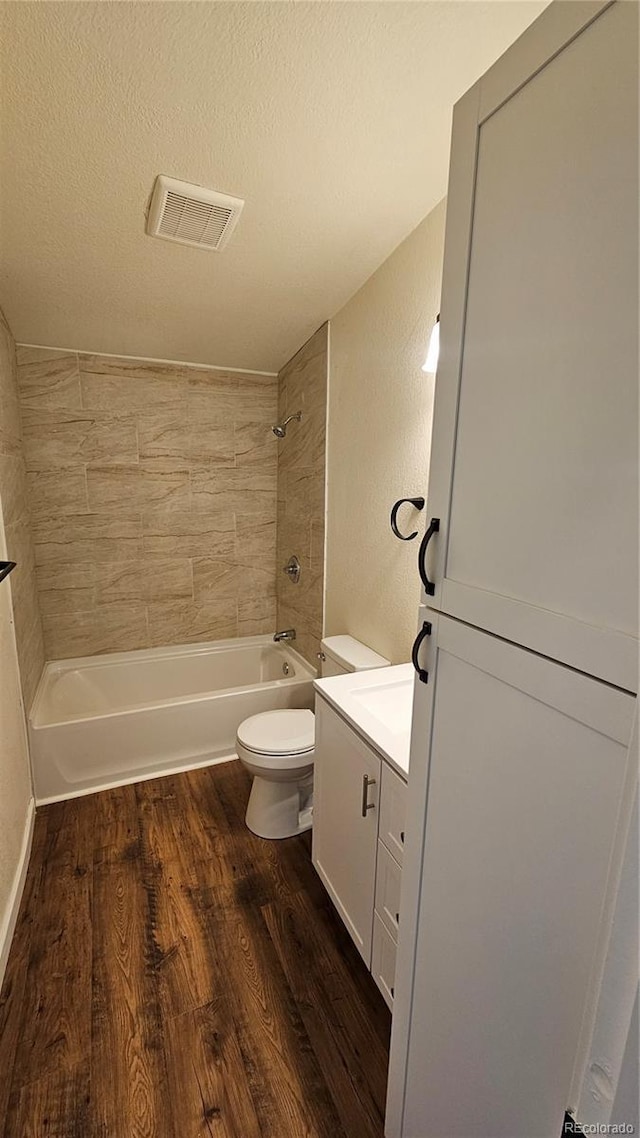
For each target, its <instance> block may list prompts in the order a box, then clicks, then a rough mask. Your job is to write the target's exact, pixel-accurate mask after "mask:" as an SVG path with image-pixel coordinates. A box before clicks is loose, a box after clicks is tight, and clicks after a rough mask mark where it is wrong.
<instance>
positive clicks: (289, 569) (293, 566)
mask: <svg viewBox="0 0 640 1138" xmlns="http://www.w3.org/2000/svg"><path fill="white" fill-rule="evenodd" d="M282 572H283V573H286V574H287V576H288V578H289V580H290V581H291V583H292V584H293V585H297V584H298V581H299V580H300V562H299V561H298V558H297V557H296V556H295V555H294V556H293V557H290V558H289V560H288V561H287V564H286V565H285V566H284V567H283V570H282Z"/></svg>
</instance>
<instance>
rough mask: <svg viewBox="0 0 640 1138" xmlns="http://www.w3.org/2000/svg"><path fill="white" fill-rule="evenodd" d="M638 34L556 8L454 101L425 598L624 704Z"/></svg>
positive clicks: (629, 597) (601, 9)
mask: <svg viewBox="0 0 640 1138" xmlns="http://www.w3.org/2000/svg"><path fill="white" fill-rule="evenodd" d="M637 22H638V6H637V5H636V4H631V3H624V2H618V3H613V4H612V5H610V6H607V5H606V4H596V3H572V4H552V5H551V7H550V8H549V9H548V10H547V11H545V12H544V13H543V15H542V16H541V17H540V19H539V20H538V21H537V22H536V24H535V25H533V27H532V28H531V29H530V30H529V31H528V32H527V33H526V34H525V35H524V36H523V37H522V39H521V40H519V41H518V42H517V43H516V44H515V45H514V47H513V48H512V49H511V50H510V51H509V52H508V53H507V54H506V55H505V56H504V57H503V58H502V59H501V60H500V61H499V62H498V63H497V64H496V65H495V67H494V68H492V69H491V71H489V72H488V74H487V75H486V76H485V77H484V78H483V79H482V80H480V82H479V83H478V84H477V85H476V86H475V87H474V88H472V90H471V91H470V92H469V93H468V94H467V95H466V96H465V97H464V98H463V99H462V100H461V102H460V103H459V104H458V105H457V107H456V110H455V114H454V129H453V144H452V154H451V171H450V181H449V195H448V202H447V234H446V243H445V265H444V275H443V290H442V317H441V325H440V326H441V345H442V348H441V360H440V365H439V368H438V375H437V382H436V392H435V410H434V425H433V444H432V450H431V473H430V479H429V516H430V517H431V516H432V515H433V516H436V517H438V518H439V519H440V529H439V531H438V532H437V533H436V534H434V536H433V538H432V540H431V542H430V546H429V549H428V551H427V557H426V561H427V572H428V575H429V577H430V578H432V580H433V581H434V583H435V594H434V595H433V599H431V598H430V597H427V596H423V600H424V601H425V603H427V604H433V605H434V607H435V608H436V609H438V610H440V611H442V612H445V613H448V614H450V615H453V616H456V617H458V618H459V619H461V620H465V621H467V622H468V623H469V624H473V625H476V626H479V627H481V628H485V629H487V630H489V631H491V632H494V633H496V634H497V635H499V636H503V637H504V638H505V639H508V640H512V641H514V642H515V643H519V644H524V645H526V646H527V647H529V648H532V649H533V650H534V651H537V652H540V653H541V654H542V655H546V656H549V657H551V658H553V659H557V660H560V661H562V662H565V663H567V664H570V665H571V666H573V667H576V668H578V669H579V670H581V671H584V672H587V673H589V674H591V675H595V676H598V677H601V678H603V679H606V680H608V681H610V682H611V683H615V684H617V685H619V686H620V687H624V688H626V689H628V690H630V691H637V642H636V639H635V638H636V637H637V629H638V619H637V606H638V575H637V565H638V556H637V551H638V478H637V471H638V382H637V379H638V272H637V269H638V266H637V251H638V207H637V201H638V112H637V91H638V49H637V41H638V34H637ZM428 520H429V519H427V522H428Z"/></svg>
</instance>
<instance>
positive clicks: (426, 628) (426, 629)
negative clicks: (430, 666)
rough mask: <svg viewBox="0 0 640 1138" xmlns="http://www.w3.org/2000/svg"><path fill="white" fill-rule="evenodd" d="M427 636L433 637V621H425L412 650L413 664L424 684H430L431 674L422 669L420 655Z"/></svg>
mask: <svg viewBox="0 0 640 1138" xmlns="http://www.w3.org/2000/svg"><path fill="white" fill-rule="evenodd" d="M427 636H431V621H429V620H425V622H424V624H423V625H422V628H421V629H420V631H419V633H418V635H417V636H416V639H415V642H414V645H413V648H412V649H411V662H412V664H413V666H414V668H415V670H416V672H417V673H418V679H419V680H421V681H422V683H423V684H428V683H429V673H428V672H427V671H426V669H425V668H421V667H420V661H419V659H418V655H419V652H420V645H421V644H422V642H423V640H426V639H427Z"/></svg>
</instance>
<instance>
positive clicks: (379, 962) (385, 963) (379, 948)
mask: <svg viewBox="0 0 640 1138" xmlns="http://www.w3.org/2000/svg"><path fill="white" fill-rule="evenodd" d="M371 974H372V976H373V978H374V980H375V982H376V984H377V985H378V987H379V989H380V991H381V992H382V995H383V996H384V1000H385V1003H386V1005H387V1007H388V1008H389V1009H390V1010H391V1011H393V996H394V987H393V986H394V984H395V976H396V942H395V941H394V940H393V937H391V936H390V935H389V933H388V932H387V930H386V928H385V927H384V925H383V923H382V921H381V920H380V918H379V916H378V914H377V913H374V916H373V953H372V958H371Z"/></svg>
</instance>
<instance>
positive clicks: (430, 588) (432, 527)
mask: <svg viewBox="0 0 640 1138" xmlns="http://www.w3.org/2000/svg"><path fill="white" fill-rule="evenodd" d="M439 529H440V518H432V519H431V521H430V522H429V528H428V530H427V531H426V533H425V535H424V537H423V539H422V541H421V542H420V549H419V550H418V572H419V574H420V580H421V581H422V584H423V585H424V591H425V593H427V594H428V595H429V596H430V597H432V596H433V594H434V593H435V591H436V587H435V585H434V583H433V581H430V580H429V578H428V577H427V570H426V568H425V564H424V559H425V557H426V555H427V546H428V544H429V542H430V541H431V538H432V537H433V535H434V533H437V532H438V530H439Z"/></svg>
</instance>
